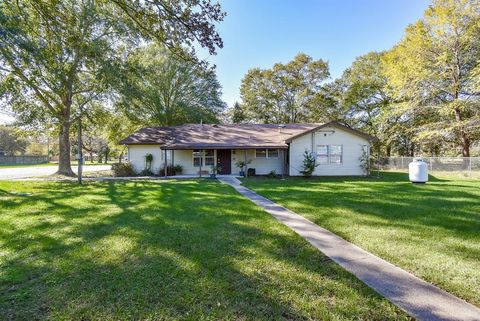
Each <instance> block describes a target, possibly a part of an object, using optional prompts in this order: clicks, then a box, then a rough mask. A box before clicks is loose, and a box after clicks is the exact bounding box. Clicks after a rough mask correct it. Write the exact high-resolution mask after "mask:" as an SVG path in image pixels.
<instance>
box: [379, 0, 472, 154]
mask: <svg viewBox="0 0 480 321" xmlns="http://www.w3.org/2000/svg"><path fill="white" fill-rule="evenodd" d="M479 34H480V3H479V2H478V1H477V0H434V1H433V4H432V5H431V6H430V7H429V8H428V9H427V10H426V11H425V15H424V18H423V19H421V20H419V21H417V22H416V23H415V24H413V25H411V26H409V27H408V28H407V29H406V32H405V36H404V38H403V39H402V41H401V42H400V43H399V44H398V45H397V46H395V47H394V48H393V49H392V50H391V51H389V52H388V53H387V54H386V55H385V58H384V64H385V70H386V74H387V76H388V77H389V80H390V82H391V84H392V86H393V87H394V89H395V91H396V92H397V93H398V94H399V95H401V97H402V100H403V101H404V102H405V103H404V104H402V105H399V106H398V108H400V109H401V110H402V113H403V115H405V116H406V117H409V118H410V119H412V120H414V122H415V124H416V128H417V135H416V138H417V140H430V141H439V140H441V141H444V142H447V143H448V142H452V143H455V144H456V145H457V146H459V147H460V148H461V150H462V155H463V156H465V157H468V156H470V146H471V145H472V143H474V142H475V141H478V140H479V139H480V104H479V98H480V91H479V88H478V82H479V80H478V76H479V75H478V70H479V68H480V67H479V57H480V37H479Z"/></svg>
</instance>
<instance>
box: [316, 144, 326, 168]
mask: <svg viewBox="0 0 480 321" xmlns="http://www.w3.org/2000/svg"><path fill="white" fill-rule="evenodd" d="M328 150H329V148H328V145H317V164H320V165H325V164H328Z"/></svg>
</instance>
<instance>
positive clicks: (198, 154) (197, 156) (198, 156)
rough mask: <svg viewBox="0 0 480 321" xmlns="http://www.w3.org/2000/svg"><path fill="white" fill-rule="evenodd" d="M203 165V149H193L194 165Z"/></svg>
mask: <svg viewBox="0 0 480 321" xmlns="http://www.w3.org/2000/svg"><path fill="white" fill-rule="evenodd" d="M202 165H203V162H202V151H201V150H200V149H194V150H193V166H194V167H200V166H202Z"/></svg>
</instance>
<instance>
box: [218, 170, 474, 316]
mask: <svg viewBox="0 0 480 321" xmlns="http://www.w3.org/2000/svg"><path fill="white" fill-rule="evenodd" d="M219 180H220V181H221V182H222V183H226V184H229V185H231V186H233V188H235V189H236V190H237V191H238V192H239V193H240V194H242V195H243V196H245V197H246V198H248V199H250V200H251V201H252V202H253V203H255V204H257V205H258V206H260V207H262V208H263V209H265V210H266V211H267V212H268V213H270V214H271V215H273V216H274V217H275V218H276V219H277V220H279V221H280V222H282V223H283V224H285V225H287V226H288V227H290V228H291V229H292V230H294V231H295V232H296V233H297V234H299V235H300V236H301V237H303V238H304V239H305V240H307V241H308V242H310V244H312V245H313V246H315V247H316V248H317V249H318V250H320V251H321V252H323V253H324V254H325V255H326V256H328V257H329V258H331V259H332V260H333V261H335V262H336V263H338V264H340V265H341V266H342V267H343V268H345V269H346V270H347V271H349V272H351V273H352V274H353V275H355V276H356V277H357V278H359V279H360V280H361V281H363V282H364V283H365V284H366V285H368V286H369V287H370V288H372V289H373V290H375V291H377V292H378V293H380V294H381V295H382V296H384V297H385V298H387V299H388V300H389V301H390V302H392V303H393V304H395V305H396V306H398V307H400V308H401V309H403V310H404V311H406V312H407V313H408V314H410V315H411V316H413V317H415V318H417V319H419V320H425V321H430V320H432V321H433V320H452V321H454V320H455V321H458V320H463V321H479V320H480V309H478V308H477V307H475V306H473V305H472V304H469V303H467V302H465V301H463V300H461V299H459V298H457V297H456V296H454V295H452V294H449V293H447V292H445V291H443V290H441V289H439V288H438V287H436V286H434V285H432V284H430V283H427V282H425V281H423V280H422V279H419V278H417V277H416V276H414V275H412V274H410V273H408V272H407V271H405V270H402V269H401V268H399V267H397V266H395V265H393V264H390V263H388V262H387V261H385V260H382V259H381V258H379V257H377V256H375V255H373V254H371V253H369V252H367V251H364V250H362V249H361V248H359V247H358V246H356V245H354V244H352V243H350V242H347V241H345V240H344V239H342V238H341V237H339V236H337V235H336V234H334V233H332V232H330V231H328V230H326V229H324V228H321V227H319V226H318V225H316V224H314V223H312V222H311V221H309V220H307V219H306V218H304V217H303V216H300V215H298V214H296V213H294V212H292V211H290V210H288V209H286V208H284V207H282V206H280V205H278V204H277V203H274V202H272V201H271V200H269V199H267V198H265V197H263V196H260V195H258V194H256V193H255V192H253V191H252V190H250V189H248V188H246V187H244V186H242V185H241V182H240V181H239V180H238V179H236V178H234V177H228V178H219Z"/></svg>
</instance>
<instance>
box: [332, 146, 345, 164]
mask: <svg viewBox="0 0 480 321" xmlns="http://www.w3.org/2000/svg"><path fill="white" fill-rule="evenodd" d="M342 158H343V146H342V145H330V163H331V164H341V163H342Z"/></svg>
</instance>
